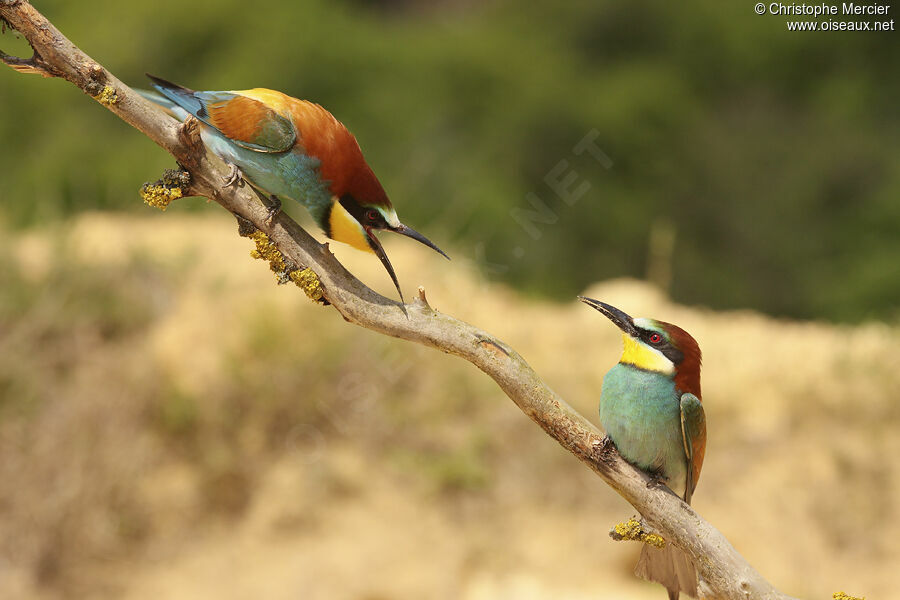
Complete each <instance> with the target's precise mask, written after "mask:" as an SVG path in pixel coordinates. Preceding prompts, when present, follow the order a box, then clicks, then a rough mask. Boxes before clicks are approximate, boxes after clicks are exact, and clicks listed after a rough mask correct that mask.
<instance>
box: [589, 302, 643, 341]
mask: <svg viewBox="0 0 900 600" xmlns="http://www.w3.org/2000/svg"><path fill="white" fill-rule="evenodd" d="M578 299H579V300H581V301H582V302H584V303H585V304H587V305H588V306H591V307H593V308H596V309H597V310H598V311H600V312H601V313H603V314H604V316H606V318H607V319H609V320H610V321H612V322H613V323H615V324H616V326H617V327H618V328H619V329H621V330H622V331H624V332H625V333H627V334H628V335H630V336H631V337H637V335H638V332H637V329H636V328H635V327H634V319H632V318H631V317H630V316H628V315H627V314H625V313H624V312H622V311H621V310H619V309H618V308H616V307H615V306H612V305H609V304H607V303H606V302H600V301H599V300H594V299H593V298H585V297H584V296H578Z"/></svg>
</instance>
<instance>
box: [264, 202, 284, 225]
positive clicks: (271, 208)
mask: <svg viewBox="0 0 900 600" xmlns="http://www.w3.org/2000/svg"><path fill="white" fill-rule="evenodd" d="M269 200H270V201H271V202H272V204H268V205H266V208H267V209H268V210H267V211H266V225H267V226H268V225H271V224H272V221H273V220H274V219H275V217H277V216H278V213H280V212H281V200H279V199H278V197H277V196H269Z"/></svg>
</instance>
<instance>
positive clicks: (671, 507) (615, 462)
mask: <svg viewBox="0 0 900 600" xmlns="http://www.w3.org/2000/svg"><path fill="white" fill-rule="evenodd" d="M0 18H2V19H3V20H5V21H6V22H7V23H8V24H9V26H11V27H12V28H14V29H16V30H18V31H19V32H21V33H22V34H23V35H24V36H25V38H26V39H27V40H28V42H29V43H30V44H31V46H32V48H33V49H34V50H35V56H36V57H40V62H35V61H33V60H32V59H29V60H32V62H31V63H28V61H24V60H23V59H13V63H14V64H12V65H11V66H14V67H15V65H20V66H22V67H23V69H20V70H23V71H25V72H34V70H38V71H39V72H41V74H50V75H52V76H56V77H62V78H64V79H66V80H68V81H70V82H71V83H73V84H74V85H76V86H78V87H79V88H80V89H81V90H83V91H84V92H85V93H86V94H88V95H90V96H91V97H93V98H95V99H98V101H100V102H101V104H102V105H103V106H105V107H106V108H107V109H108V110H110V111H112V112H113V113H115V114H116V115H117V116H118V117H119V118H121V119H123V120H124V121H126V122H127V123H129V124H131V125H132V126H134V127H135V128H136V129H138V130H139V131H141V132H142V133H144V134H145V135H147V136H148V137H149V138H150V139H152V140H153V141H154V142H156V143H157V144H158V145H159V146H161V147H162V148H163V149H165V150H166V151H167V152H169V153H170V154H172V155H173V156H174V157H175V159H176V160H177V161H178V163H179V164H180V165H184V166H185V167H186V168H187V170H188V171H190V175H191V183H190V189H189V191H190V193H192V194H196V195H202V196H206V197H208V198H210V199H212V200H215V201H216V202H218V203H219V204H221V205H222V206H223V207H224V208H225V209H226V210H228V211H230V212H231V213H233V214H234V215H235V216H237V217H238V221H239V223H240V224H241V232H242V235H250V236H252V235H254V232H256V231H258V232H260V233H262V234H264V235H265V236H266V238H267V240H268V241H269V242H270V243H271V244H272V245H273V247H274V248H275V249H277V251H278V252H279V253H280V255H281V256H283V258H284V261H285V264H286V265H287V264H290V265H304V269H303V270H302V271H301V270H295V271H293V272H294V273H298V275H297V278H298V279H299V280H300V281H296V282H297V283H298V285H300V287H302V288H304V291H306V292H307V294H309V295H310V296H311V297H315V298H316V299H320V300H321V301H323V302H327V303H330V304H331V305H333V306H334V308H335V309H336V310H337V311H338V312H339V313H340V314H341V316H342V317H343V318H344V319H345V320H347V321H349V322H351V323H354V324H356V325H359V326H361V327H366V328H368V329H372V330H374V331H377V332H379V333H383V334H385V335H390V336H393V337H397V338H400V339H404V340H409V341H413V342H416V343H419V344H423V345H425V346H429V347H431V348H435V349H438V350H441V351H443V352H447V353H449V354H454V355H456V356H459V357H461V358H463V359H465V360H467V361H469V362H471V363H472V364H473V365H475V366H476V367H478V368H479V369H481V370H482V371H483V372H484V373H486V374H487V375H488V376H490V377H491V378H492V379H493V380H494V381H495V382H496V383H497V385H499V386H500V388H501V389H502V390H503V392H504V393H505V394H506V395H507V396H509V398H510V399H512V401H513V402H515V404H516V405H517V406H518V407H519V408H520V409H521V410H522V411H523V412H524V413H525V414H526V415H528V416H529V417H530V418H531V419H532V420H533V421H535V422H536V423H537V424H538V425H540V426H541V428H543V429H544V431H546V432H547V434H548V435H550V436H551V437H553V438H554V439H555V440H556V441H557V442H559V443H560V444H561V445H562V446H563V447H564V448H566V449H567V450H569V451H570V452H571V453H572V454H574V455H575V456H576V457H578V459H579V460H581V461H582V462H584V463H585V464H586V465H588V466H589V467H590V468H591V469H593V470H594V471H595V472H596V473H597V474H598V475H600V477H602V478H603V480H604V481H606V482H607V483H608V484H609V485H610V486H611V487H612V488H613V489H615V490H616V491H617V492H618V493H619V494H621V495H622V496H623V497H624V498H625V499H626V500H628V501H629V502H630V503H631V504H632V505H633V506H634V507H635V508H636V509H637V510H638V511H639V512H640V513H641V515H642V516H643V517H644V519H645V521H646V522H647V523H648V524H649V525H650V526H652V528H653V529H654V530H655V531H658V532H659V533H660V534H661V535H662V536H663V537H664V538H665V539H666V540H667V541H669V542H672V543H675V544H676V545H678V546H680V547H682V548H684V549H685V550H687V552H688V553H689V554H690V555H691V556H692V557H693V559H694V561H695V563H696V564H697V567H698V570H699V573H700V575H701V577H702V579H703V582H702V585H701V595H703V596H704V597H707V598H722V599H734V600H738V599H740V600H747V599H750V598H754V599H755V598H764V599H771V600H782V599H787V598H788V597H787V596H785V595H784V594H781V593H780V592H778V590H776V589H775V588H774V587H773V586H772V585H771V584H770V583H769V582H767V581H766V580H765V579H763V577H762V576H761V575H760V574H759V573H757V572H756V571H755V570H754V569H753V567H751V566H750V565H749V564H748V563H747V562H746V560H744V558H743V557H742V556H741V555H740V554H739V553H738V552H737V551H736V550H735V549H734V547H733V546H732V545H731V544H730V543H729V542H728V540H727V539H725V537H724V536H723V535H722V534H721V533H720V532H719V531H718V530H716V529H715V528H714V527H713V526H712V525H710V524H709V523H708V522H706V521H705V520H704V519H703V518H702V517H700V515H698V514H697V513H696V512H695V511H694V509H693V508H691V507H690V506H689V505H687V504H685V503H684V502H682V501H681V500H680V499H679V498H677V497H676V496H675V495H674V494H672V493H670V492H668V491H667V490H665V489H663V488H659V487H655V486H648V483H650V481H651V480H650V478H649V477H648V476H647V475H645V474H644V473H642V472H640V471H639V470H637V469H635V468H634V467H633V466H631V465H629V464H628V463H627V462H625V461H624V460H623V459H622V458H621V457H620V456H619V454H618V452H616V450H615V447H614V446H613V444H611V443H609V441H608V440H607V439H606V438H604V436H603V435H602V433H601V432H600V431H599V430H598V429H597V428H596V427H595V426H594V425H593V424H591V423H590V422H589V421H588V420H587V419H585V418H584V417H583V416H582V415H580V414H578V413H577V412H576V411H575V410H574V409H572V408H571V407H570V406H569V405H568V404H567V403H566V402H565V401H564V400H563V399H562V398H561V397H559V396H558V395H557V394H556V393H555V392H554V391H553V390H551V389H550V388H549V387H548V386H547V384H546V383H544V381H543V380H541V378H540V377H539V376H538V375H537V373H535V372H534V370H533V369H532V368H531V367H530V366H529V365H528V363H527V362H525V360H524V359H523V358H522V357H521V356H520V355H519V354H518V353H517V352H516V351H515V350H513V349H512V348H510V347H508V346H507V345H506V344H504V343H503V342H500V341H498V340H496V339H495V338H494V337H493V336H491V335H490V334H488V333H487V332H485V331H482V330H480V329H478V328H476V327H473V326H472V325H469V324H468V323H464V322H462V321H459V320H457V319H455V318H453V317H451V316H449V315H445V314H443V313H440V312H438V311H435V310H434V309H432V308H431V306H429V305H428V302H427V300H426V299H425V294H424V290H421V291H420V292H419V295H418V297H417V298H416V299H415V300H414V302H413V303H412V304H409V305H406V306H405V307H404V306H402V305H400V304H399V303H397V302H395V301H393V300H389V299H387V298H385V297H383V296H380V295H379V294H377V293H375V292H374V291H372V290H371V289H369V288H368V287H366V286H365V285H363V284H362V283H361V282H360V281H359V280H357V279H356V278H355V277H354V276H353V275H352V274H350V273H349V272H348V271H347V270H346V269H345V268H344V267H343V265H341V264H340V263H339V262H338V261H337V260H336V259H335V257H334V255H332V254H331V252H330V251H329V250H328V245H327V244H319V243H318V242H317V241H316V240H315V239H313V238H312V237H311V236H310V235H309V234H308V233H306V231H304V230H303V229H302V228H301V227H300V226H299V225H297V223H296V222H294V221H293V220H292V219H291V218H290V217H289V216H288V215H286V214H285V213H284V212H280V213H279V214H278V215H276V216H275V217H274V218H270V215H269V213H268V211H267V208H266V207H265V206H264V205H263V204H262V203H261V202H259V200H258V199H257V198H256V196H255V195H254V194H253V193H252V192H251V191H250V190H249V189H248V186H243V187H240V186H226V185H224V184H223V181H224V180H225V179H226V176H227V175H228V171H229V170H228V168H227V167H226V165H225V164H224V163H223V161H222V160H220V159H219V158H218V157H216V156H214V155H212V154H210V153H208V152H207V151H206V150H205V149H204V148H203V147H202V144H200V143H199V140H198V139H197V135H196V124H195V123H193V124H192V123H190V122H189V123H186V124H185V125H184V126H181V125H180V124H179V123H178V122H177V121H175V120H174V119H172V118H171V117H168V116H166V115H164V114H162V113H161V112H159V111H158V110H156V109H155V108H154V107H153V106H152V105H151V104H150V103H149V102H148V101H147V100H145V99H144V98H142V97H141V96H139V95H138V94H136V93H135V92H133V91H132V90H131V89H130V88H129V87H128V86H126V85H125V84H123V83H122V82H121V81H119V80H118V79H116V78H115V77H114V76H113V75H112V74H111V73H109V72H108V71H107V70H106V69H104V68H103V67H102V66H100V65H99V64H97V63H96V62H94V61H93V60H92V59H91V58H90V57H88V56H87V55H86V54H84V53H83V52H82V51H81V50H79V49H78V48H77V47H76V46H75V45H74V44H72V43H71V42H70V41H69V40H68V39H66V38H65V37H64V36H63V35H62V34H61V33H60V32H59V31H58V30H57V29H56V28H55V27H54V26H53V25H52V24H51V23H50V22H49V21H47V20H46V19H45V18H44V17H43V15H41V14H40V13H39V12H38V11H37V10H35V9H34V7H32V6H31V5H30V4H28V3H27V2H25V1H24V0H0ZM10 58H12V57H10ZM16 61H20V62H16ZM4 62H7V57H5V56H4ZM7 64H9V63H8V62H7ZM29 69H32V70H29ZM104 98H105V99H106V100H108V101H103V99H104Z"/></svg>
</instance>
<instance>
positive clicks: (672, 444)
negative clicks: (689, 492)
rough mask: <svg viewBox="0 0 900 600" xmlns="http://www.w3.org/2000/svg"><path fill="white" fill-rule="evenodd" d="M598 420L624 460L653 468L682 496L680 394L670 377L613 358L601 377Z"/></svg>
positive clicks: (684, 468)
mask: <svg viewBox="0 0 900 600" xmlns="http://www.w3.org/2000/svg"><path fill="white" fill-rule="evenodd" d="M600 423H601V425H602V426H603V428H604V429H605V430H606V434H607V435H608V436H609V437H610V439H611V440H612V441H613V442H614V443H615V444H616V448H618V450H619V453H620V454H621V455H622V456H623V457H624V458H625V459H626V460H627V461H628V462H630V463H632V464H634V465H635V466H637V467H638V468H640V469H642V470H644V471H649V472H656V473H658V474H659V475H660V476H661V477H662V478H663V480H664V481H665V482H666V484H667V485H668V486H669V488H670V489H671V490H672V491H674V492H675V493H676V494H678V495H679V496H682V497H684V488H685V481H686V477H687V457H686V456H685V453H684V442H683V440H682V433H681V406H680V402H679V394H678V392H677V391H676V389H675V382H674V381H673V380H672V378H671V377H668V376H666V375H664V374H662V373H656V372H653V371H645V370H643V369H638V368H637V367H634V366H632V365H628V364H622V363H619V364H617V365H616V366H614V367H613V368H612V369H610V370H609V372H608V373H607V374H606V376H605V377H604V378H603V388H602V390H601V394H600Z"/></svg>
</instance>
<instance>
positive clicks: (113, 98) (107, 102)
mask: <svg viewBox="0 0 900 600" xmlns="http://www.w3.org/2000/svg"><path fill="white" fill-rule="evenodd" d="M94 99H95V100H96V101H97V102H99V103H100V104H102V105H103V106H112V105H113V104H115V103H116V102H118V101H119V96H118V94H116V90H114V89H112V88H111V87H110V86H108V85H107V86H105V87H104V88H103V91H101V92H100V93H99V94H97V95H96V96H94Z"/></svg>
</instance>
